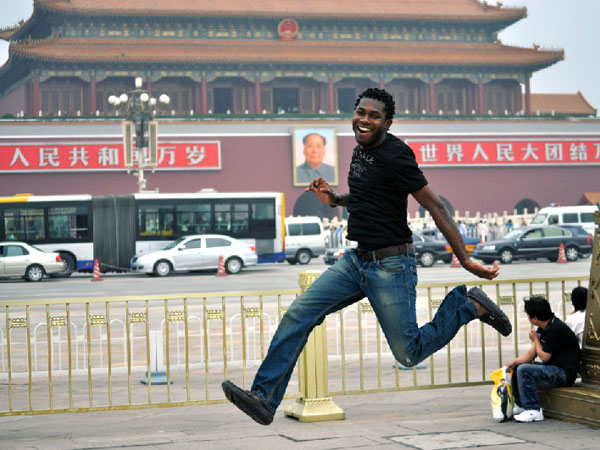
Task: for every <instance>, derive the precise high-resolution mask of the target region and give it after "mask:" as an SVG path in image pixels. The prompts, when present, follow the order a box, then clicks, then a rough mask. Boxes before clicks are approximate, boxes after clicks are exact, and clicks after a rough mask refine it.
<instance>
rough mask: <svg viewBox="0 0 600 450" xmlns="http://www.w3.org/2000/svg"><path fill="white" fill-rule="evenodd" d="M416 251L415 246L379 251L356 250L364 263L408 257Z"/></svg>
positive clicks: (407, 245) (390, 247)
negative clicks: (397, 256)
mask: <svg viewBox="0 0 600 450" xmlns="http://www.w3.org/2000/svg"><path fill="white" fill-rule="evenodd" d="M414 251H415V246H414V245H413V244H400V245H391V246H389V247H383V248H378V249H377V250H371V251H369V250H363V249H361V248H357V249H356V255H357V256H358V257H359V258H360V259H362V260H363V261H377V260H378V259H383V258H387V257H388V256H396V255H408V254H409V253H411V252H414Z"/></svg>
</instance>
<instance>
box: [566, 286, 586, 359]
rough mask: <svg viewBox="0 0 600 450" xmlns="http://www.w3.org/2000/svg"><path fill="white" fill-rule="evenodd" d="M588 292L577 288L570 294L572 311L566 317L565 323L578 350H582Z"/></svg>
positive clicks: (582, 288) (580, 287) (581, 287)
mask: <svg viewBox="0 0 600 450" xmlns="http://www.w3.org/2000/svg"><path fill="white" fill-rule="evenodd" d="M587 296H588V291H587V289H586V288H584V287H583V286H577V287H576V288H575V289H573V291H572V292H571V303H573V308H574V311H573V312H572V313H571V314H569V315H568V316H567V318H566V319H565V323H566V324H567V325H568V326H569V328H570V329H571V330H573V333H575V336H577V340H578V341H579V348H583V329H584V328H585V307H586V305H587Z"/></svg>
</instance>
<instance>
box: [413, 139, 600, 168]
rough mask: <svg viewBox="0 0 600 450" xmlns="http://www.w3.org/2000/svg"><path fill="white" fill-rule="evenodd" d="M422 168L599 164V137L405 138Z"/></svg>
mask: <svg viewBox="0 0 600 450" xmlns="http://www.w3.org/2000/svg"><path fill="white" fill-rule="evenodd" d="M406 143H407V144H408V145H409V146H410V147H411V148H412V149H413V151H414V152H415V156H416V158H417V162H418V163H419V164H420V165H423V166H432V167H435V166H445V167H448V166H478V165H494V166H511V165H527V166H535V165H546V166H547V165H583V164H585V165H589V164H600V138H597V139H591V140H588V139H586V140H570V139H557V140H550V139H547V140H538V139H535V140H534V139H531V140H524V139H522V138H519V139H515V140H452V141H450V140H447V141H444V140H440V141H439V140H421V139H414V140H411V139H406Z"/></svg>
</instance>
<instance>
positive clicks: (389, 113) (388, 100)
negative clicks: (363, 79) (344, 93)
mask: <svg viewBox="0 0 600 450" xmlns="http://www.w3.org/2000/svg"><path fill="white" fill-rule="evenodd" d="M361 98H372V99H373V100H379V101H380V102H382V103H383V111H384V112H385V118H386V119H387V120H391V119H393V118H394V114H395V113H396V103H395V102H394V97H392V96H391V95H390V93H389V92H387V91H386V90H385V89H378V88H368V89H366V90H365V91H363V92H362V93H361V94H360V95H359V96H358V98H357V99H356V102H355V103H354V109H356V107H357V106H358V104H359V103H360V99H361Z"/></svg>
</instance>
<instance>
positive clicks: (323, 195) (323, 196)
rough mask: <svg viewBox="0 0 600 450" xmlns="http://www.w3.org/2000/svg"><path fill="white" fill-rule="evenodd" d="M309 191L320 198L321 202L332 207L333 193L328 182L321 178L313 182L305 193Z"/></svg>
mask: <svg viewBox="0 0 600 450" xmlns="http://www.w3.org/2000/svg"><path fill="white" fill-rule="evenodd" d="M309 191H312V192H314V193H315V195H316V196H317V197H318V198H319V200H321V201H322V202H323V203H325V204H326V205H331V204H332V203H333V200H334V195H333V191H332V190H331V187H330V186H329V184H327V181H325V180H324V179H323V178H321V177H319V178H315V179H314V180H312V181H311V182H310V184H309V185H308V187H307V188H306V189H304V192H309Z"/></svg>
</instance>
